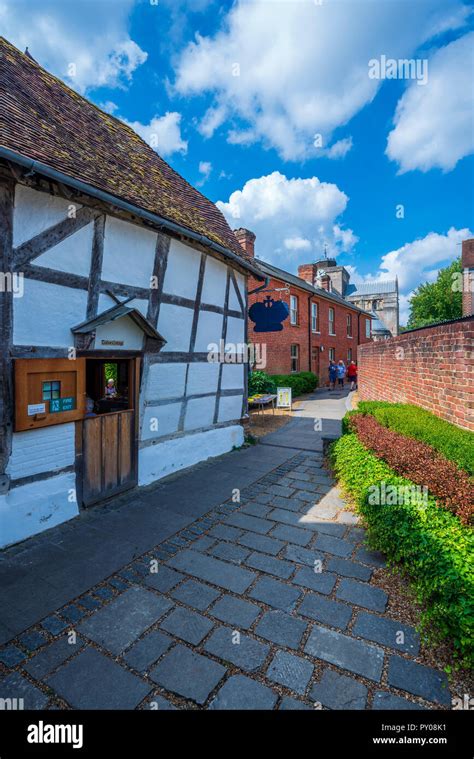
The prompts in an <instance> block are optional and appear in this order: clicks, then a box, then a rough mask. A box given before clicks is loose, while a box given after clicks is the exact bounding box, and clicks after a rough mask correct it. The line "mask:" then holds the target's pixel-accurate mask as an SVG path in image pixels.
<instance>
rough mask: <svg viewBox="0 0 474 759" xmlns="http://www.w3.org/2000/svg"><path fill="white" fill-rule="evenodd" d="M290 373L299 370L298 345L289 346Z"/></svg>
mask: <svg viewBox="0 0 474 759" xmlns="http://www.w3.org/2000/svg"><path fill="white" fill-rule="evenodd" d="M290 355H291V371H292V372H299V369H300V357H299V346H298V345H292V346H291V353H290Z"/></svg>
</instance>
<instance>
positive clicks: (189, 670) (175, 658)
mask: <svg viewBox="0 0 474 759" xmlns="http://www.w3.org/2000/svg"><path fill="white" fill-rule="evenodd" d="M225 673H226V668H225V667H223V666H222V665H221V664H217V662H215V661H212V659H209V658H208V657H207V656H202V655H201V654H197V653H195V652H194V651H191V650H190V649H189V648H186V646H182V645H178V646H175V648H173V649H172V650H171V651H170V653H169V654H166V656H165V657H164V659H163V660H162V661H161V662H160V663H159V664H157V666H156V667H154V668H153V669H152V670H151V672H150V677H151V679H152V680H153V681H154V682H155V683H157V684H158V685H161V686H163V687H164V688H166V689H167V690H169V691H170V692H171V693H177V694H178V695H179V696H184V697H185V698H191V699H192V700H193V701H196V702H197V703H198V704H203V703H204V702H205V701H206V699H207V697H208V696H209V694H210V693H211V691H213V690H214V688H215V687H216V685H217V684H218V683H219V682H220V680H222V678H223V677H224V675H225Z"/></svg>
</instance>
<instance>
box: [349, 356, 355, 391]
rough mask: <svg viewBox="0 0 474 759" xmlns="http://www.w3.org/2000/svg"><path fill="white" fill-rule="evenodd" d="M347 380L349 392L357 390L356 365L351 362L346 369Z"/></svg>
mask: <svg viewBox="0 0 474 759" xmlns="http://www.w3.org/2000/svg"><path fill="white" fill-rule="evenodd" d="M347 379H348V381H349V382H350V383H351V390H357V364H356V362H355V361H351V363H350V364H349V366H348V367H347Z"/></svg>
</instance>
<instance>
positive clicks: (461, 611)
mask: <svg viewBox="0 0 474 759" xmlns="http://www.w3.org/2000/svg"><path fill="white" fill-rule="evenodd" d="M331 457H332V462H333V466H334V470H335V473H336V475H337V477H338V479H339V480H340V482H341V484H342V485H343V487H344V488H345V489H346V490H347V491H348V493H349V494H350V495H351V496H352V497H353V499H354V500H355V502H356V504H357V508H358V510H359V512H360V513H361V514H362V516H363V517H364V520H365V523H366V525H367V529H368V541H369V544H370V546H371V547H372V548H374V549H377V550H380V551H382V552H383V553H384V554H386V556H387V558H388V559H389V560H390V561H392V562H401V563H402V565H403V567H404V568H405V569H406V570H407V572H408V574H409V577H410V579H411V581H412V583H413V586H414V588H415V590H416V593H417V596H418V599H419V600H420V602H421V603H422V604H423V607H424V611H423V614H422V626H423V627H424V629H425V630H427V631H428V632H429V633H430V635H431V636H432V637H433V638H435V639H442V638H447V639H449V640H451V641H452V642H453V644H454V648H455V652H456V656H457V657H458V658H459V660H460V663H461V664H462V665H463V666H467V667H469V666H472V664H473V662H474V634H473V632H474V561H473V555H474V534H473V532H472V530H471V529H470V528H468V527H463V526H462V525H461V523H460V521H459V519H458V518H457V517H456V516H454V515H453V514H451V513H450V512H449V511H447V510H445V509H442V508H439V507H438V506H437V505H436V502H435V500H434V499H433V498H431V497H429V498H428V499H427V501H423V500H422V498H421V497H420V498H419V499H418V500H416V499H415V502H414V503H408V504H407V503H402V504H397V505H390V506H381V505H374V504H371V503H370V500H369V496H370V493H371V490H370V488H371V486H374V485H380V483H381V482H382V481H383V482H385V484H386V485H395V486H413V483H411V482H410V481H409V480H406V479H404V478H403V477H399V476H397V475H396V474H395V473H394V472H393V470H392V469H390V467H389V466H388V465H387V464H385V462H383V461H381V460H380V459H377V458H376V457H375V456H374V455H373V454H372V453H371V452H370V451H368V450H367V449H366V448H365V447H364V446H363V445H362V443H361V442H360V441H359V440H358V438H357V436H356V435H355V434H346V435H343V437H341V438H340V439H339V440H337V441H336V442H335V443H334V444H333V446H332V449H331Z"/></svg>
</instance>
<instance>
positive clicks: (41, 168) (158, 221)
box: [0, 147, 262, 280]
mask: <svg viewBox="0 0 474 759" xmlns="http://www.w3.org/2000/svg"><path fill="white" fill-rule="evenodd" d="M0 158H4V159H5V160H6V161H13V163H17V164H19V165H20V166H23V167H24V168H25V169H28V172H29V174H30V175H31V174H34V173H35V172H36V173H38V174H42V175H44V176H45V177H48V178H49V179H53V180H54V181H56V182H60V183H61V184H64V185H66V186H68V187H72V188H74V189H75V190H78V191H79V192H82V193H84V194H85V195H90V196H91V197H93V198H96V199H97V200H101V201H103V202H104V203H109V204H111V205H113V206H116V207H117V208H120V209H121V210H123V211H127V212H128V213H131V214H133V215H134V216H138V217H139V218H141V219H146V220H147V221H150V222H152V223H153V224H155V225H156V226H158V227H160V228H161V229H165V230H168V231H169V232H174V233H175V234H179V235H183V237H187V238H189V239H190V240H194V241H195V242H198V243H200V244H201V245H205V246H206V247H207V248H211V250H215V251H216V253H220V254H221V255H223V256H225V258H228V259H230V260H231V261H232V262H233V263H235V264H238V265H239V266H241V267H242V268H244V269H247V270H248V271H250V272H252V274H253V275H254V276H255V277H256V278H257V279H259V280H261V279H262V273H261V272H260V271H259V269H257V268H256V267H255V266H252V265H251V264H250V263H249V262H248V261H246V260H245V259H243V258H241V257H240V256H238V255H237V253H234V251H233V250H231V249H230V248H226V247H224V246H223V245H219V243H216V242H214V241H213V240H210V239H209V238H208V237H206V236H205V235H201V234H199V233H198V232H193V231H192V230H191V229H188V228H187V227H183V226H181V224H176V223H175V222H174V221H169V220H168V219H165V218H164V217H163V216H159V215H158V214H155V213H151V212H150V211H146V210H145V209H144V208H140V206H136V205H133V204H132V203H128V202H127V201H126V200H121V199H120V198H117V197H116V196H115V195H111V194H110V193H108V192H104V191H103V190H99V189H98V188H97V187H94V186H93V185H90V184H86V182H82V181H81V180H79V179H74V178H73V177H69V176H68V175H67V174H63V173H62V172H60V171H56V169H52V168H51V167H50V166H47V165H46V164H44V163H40V162H39V161H35V160H33V159H32V158H26V157H25V156H22V155H20V154H19V153H15V152H14V151H13V150H9V149H8V148H4V147H0Z"/></svg>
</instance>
